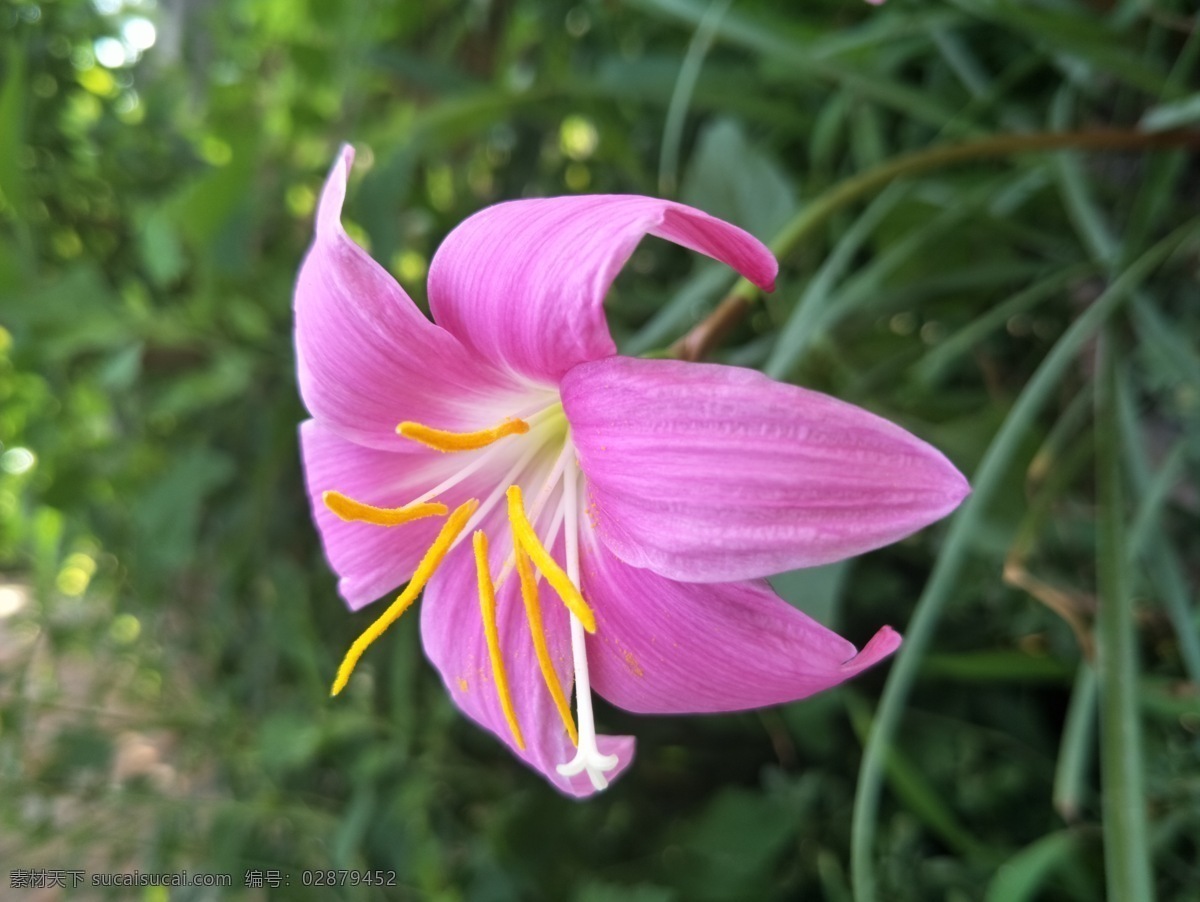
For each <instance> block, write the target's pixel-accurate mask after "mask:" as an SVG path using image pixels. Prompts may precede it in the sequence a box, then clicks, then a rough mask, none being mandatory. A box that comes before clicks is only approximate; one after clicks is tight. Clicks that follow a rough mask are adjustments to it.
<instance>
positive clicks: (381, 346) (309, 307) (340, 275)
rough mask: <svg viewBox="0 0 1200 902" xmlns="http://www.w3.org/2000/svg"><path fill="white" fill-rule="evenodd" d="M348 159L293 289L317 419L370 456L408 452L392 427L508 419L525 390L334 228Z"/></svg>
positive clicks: (304, 383)
mask: <svg viewBox="0 0 1200 902" xmlns="http://www.w3.org/2000/svg"><path fill="white" fill-rule="evenodd" d="M353 160H354V151H353V150H352V149H351V148H350V147H344V148H343V149H342V153H341V156H340V158H339V159H338V161H337V162H336V163H335V164H334V166H333V170H332V171H331V172H330V174H329V179H328V181H327V182H326V183H325V188H324V191H323V192H322V194H321V201H320V205H319V206H318V208H317V234H316V238H315V239H314V241H313V245H312V248H311V249H310V250H309V252H308V256H307V257H305V259H304V264H303V266H302V267H301V269H300V276H299V278H298V280H297V282H296V297H295V306H296V356H297V361H298V366H297V368H298V372H299V381H300V393H301V395H302V396H303V398H304V403H305V405H306V406H307V407H308V409H309V411H310V412H311V413H312V415H313V416H314V417H316V418H317V419H319V420H322V421H323V422H325V423H326V424H328V425H329V426H330V427H331V428H332V429H334V430H336V431H337V432H338V433H340V434H341V435H343V436H345V437H346V438H348V439H351V440H352V441H356V442H358V443H359V444H364V445H369V446H371V447H374V448H395V449H398V450H404V451H407V450H411V447H412V445H411V443H410V442H408V441H407V440H406V439H403V438H401V437H400V436H398V435H396V432H395V429H396V425H397V424H398V423H400V422H401V421H402V420H413V421H416V422H420V423H425V424H426V425H430V426H433V427H435V428H441V429H454V430H461V431H470V430H474V429H479V428H484V427H486V426H489V425H493V424H494V423H496V422H498V421H499V420H501V419H503V418H504V417H505V416H506V415H509V414H511V413H514V412H515V411H514V409H513V408H514V407H516V406H518V403H517V402H516V401H515V400H513V399H512V398H511V397H510V396H513V395H519V394H520V392H521V391H522V388H523V387H522V386H521V385H520V383H518V382H517V381H515V380H513V379H512V378H511V376H507V375H502V374H500V373H499V372H498V371H497V370H496V369H495V368H493V367H491V366H489V365H487V364H486V363H485V362H484V361H481V360H480V359H479V358H478V356H477V355H474V354H472V353H470V352H469V351H468V350H467V349H466V348H464V347H463V346H462V345H461V344H460V343H459V342H458V340H457V339H455V338H454V337H453V336H452V335H450V334H449V333H448V332H446V331H445V330H444V329H441V328H439V327H437V326H435V325H434V324H433V323H431V322H430V321H429V320H428V319H426V318H425V316H424V314H422V313H421V311H420V310H418V309H417V307H416V305H415V304H413V302H412V300H411V299H410V298H409V297H408V295H407V294H405V293H404V289H402V288H401V287H400V286H399V285H397V284H396V282H395V280H394V279H392V277H391V276H390V275H388V274H387V272H386V271H385V270H384V269H383V267H381V266H380V265H379V264H378V263H376V262H375V261H374V260H372V259H371V258H370V257H369V256H368V255H367V253H366V252H365V251H364V250H363V249H362V248H361V247H359V246H358V245H357V244H355V243H354V242H353V241H351V240H350V238H349V236H347V234H346V232H345V230H344V229H343V228H342V224H341V221H340V217H341V212H342V202H343V201H344V200H345V196H346V178H347V175H348V173H349V171H350V166H351V163H352V162H353Z"/></svg>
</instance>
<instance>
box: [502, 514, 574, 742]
mask: <svg viewBox="0 0 1200 902" xmlns="http://www.w3.org/2000/svg"><path fill="white" fill-rule="evenodd" d="M513 547H514V550H515V551H516V555H517V573H518V574H519V575H520V578H521V597H522V598H523V599H524V600H525V617H526V619H527V620H528V621H529V633H530V635H531V636H533V650H534V652H535V653H536V654H537V659H538V665H539V666H540V667H541V668H542V679H543V680H545V682H546V688H547V689H549V690H550V697H551V698H552V699H554V707H556V708H557V709H558V716H559V717H560V718H562V722H563V726H564V727H566V728H567V735H568V736H570V737H571V742H572V744H574V745H579V732H578V731H577V730H576V729H575V719H574V718H573V717H571V706H570V705H569V704H568V703H567V699H566V696H565V695H563V690H562V684H560V683H559V681H558V674H557V673H556V672H555V670H554V663H553V662H552V661H551V660H550V650H549V649H548V648H547V647H546V628H545V627H544V626H542V608H541V605H540V604H539V603H538V587H537V582H536V581H535V580H534V578H533V565H532V564H530V562H529V555H528V554H526V553H525V549H524V548H522V547H521V543H520V542H517V541H516V540H515V538H514V540H513Z"/></svg>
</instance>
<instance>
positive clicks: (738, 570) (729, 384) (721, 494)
mask: <svg viewBox="0 0 1200 902" xmlns="http://www.w3.org/2000/svg"><path fill="white" fill-rule="evenodd" d="M562 398H563V406H564V409H565V410H566V413H567V418H568V420H569V421H570V423H571V428H572V435H573V440H574V442H575V446H576V448H577V449H578V452H579V459H580V463H581V465H582V468H583V471H584V474H585V475H586V477H587V483H588V491H589V496H590V497H589V501H590V510H591V514H592V516H593V517H594V519H595V522H596V524H597V527H598V529H599V533H600V537H601V539H602V540H603V541H604V543H605V544H606V545H607V546H608V548H609V549H610V550H611V551H613V552H614V553H615V554H616V555H617V556H618V557H620V558H621V559H622V560H624V561H625V562H626V563H628V564H632V565H633V566H635V567H646V568H649V569H651V570H654V571H655V572H657V573H660V574H662V575H663V576H667V577H670V578H671V579H678V580H683V581H686V582H726V581H732V580H740V579H748V578H752V577H758V576H765V575H767V574H770V573H779V572H782V571H784V570H792V569H795V568H797V567H809V566H813V565H816V564H825V563H829V562H830V561H836V560H839V559H841V558H845V557H849V556H851V555H856V554H861V553H863V552H865V551H870V550H871V549H873V548H878V547H880V546H882V545H887V544H888V543H890V542H895V541H896V540H898V539H901V538H903V537H904V536H907V535H909V534H910V533H912V532H915V531H916V530H918V529H921V528H922V527H923V526H926V525H928V524H929V523H932V522H933V521H934V520H937V519H938V518H940V517H943V516H945V515H946V514H948V513H949V512H950V511H952V510H954V508H955V507H957V506H958V504H959V502H960V501H961V500H962V499H963V498H964V497H965V496H966V495H967V493H968V492H969V490H970V489H969V486H968V485H967V481H966V480H965V479H964V478H963V477H962V475H961V474H960V473H959V472H958V471H957V470H956V469H955V468H954V466H953V465H952V464H951V463H950V462H949V461H948V460H946V458H945V457H944V456H942V454H941V453H940V452H938V451H937V450H935V449H934V448H932V447H930V446H929V445H927V444H925V443H924V442H922V441H921V440H920V439H918V438H915V437H914V436H912V435H910V434H909V433H908V432H905V431H904V430H903V429H901V428H900V427H899V426H896V425H894V424H893V423H889V422H887V421H886V420H883V419H881V418H880V417H877V416H875V415H874V414H871V413H868V412H867V411H865V410H862V409H860V408H857V407H854V406H852V405H850V404H846V403H843V402H841V401H838V400H835V399H834V398H830V397H828V396H826V395H822V394H818V393H817V392H812V391H808V390H806V389H802V388H797V387H796V386H793V385H784V384H782V383H778V382H774V381H772V380H770V379H768V378H767V377H765V376H763V375H762V374H761V373H757V372H754V371H752V370H745V369H740V368H736V367H724V366H713V365H705V364H694V363H682V362H680V361H674V360H633V359H630V358H622V357H613V358H610V359H608V360H600V361H595V362H591V363H585V364H581V365H580V366H577V367H575V368H574V369H572V370H571V371H570V372H569V373H568V374H567V375H566V377H565V378H564V379H563V382H562Z"/></svg>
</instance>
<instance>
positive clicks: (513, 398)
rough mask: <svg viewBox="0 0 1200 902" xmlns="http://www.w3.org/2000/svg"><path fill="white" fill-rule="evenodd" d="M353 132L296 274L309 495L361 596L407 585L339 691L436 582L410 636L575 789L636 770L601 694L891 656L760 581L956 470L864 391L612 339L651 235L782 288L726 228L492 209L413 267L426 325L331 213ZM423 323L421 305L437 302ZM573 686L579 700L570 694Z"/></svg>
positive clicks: (649, 704)
mask: <svg viewBox="0 0 1200 902" xmlns="http://www.w3.org/2000/svg"><path fill="white" fill-rule="evenodd" d="M353 159H354V152H353V150H351V149H350V148H345V149H343V151H342V153H341V158H340V159H339V160H338V162H337V164H336V165H335V166H334V167H333V171H332V173H331V174H330V176H329V180H328V182H327V183H326V185H325V188H324V192H323V194H322V196H321V201H320V207H319V209H318V211H317V228H316V238H315V240H314V242H313V246H312V249H311V250H310V251H309V254H308V256H307V258H306V259H305V261H304V265H303V267H302V268H301V270H300V276H299V280H298V283H297V286H296V350H297V356H298V359H299V379H300V390H301V393H302V395H303V397H304V402H305V404H306V405H307V407H308V409H309V411H310V412H311V413H312V419H310V420H308V421H307V422H305V423H304V424H303V425H302V426H301V428H300V436H301V442H302V447H303V455H304V466H305V472H306V479H307V482H308V490H309V494H310V496H311V499H312V505H313V511H314V516H315V518H316V522H317V526H318V528H319V530H320V532H321V537H322V539H323V541H324V545H325V552H326V555H327V556H328V558H329V561H330V563H331V564H332V566H333V569H334V570H335V571H336V572H337V574H338V576H339V577H340V581H339V584H338V585H339V589H340V592H341V594H342V596H343V597H344V598H345V599H346V601H347V602H348V603H349V605H350V607H351V608H354V609H357V608H360V607H362V606H363V605H365V604H367V603H369V602H371V601H373V600H374V599H376V598H378V597H379V596H380V595H382V594H383V593H385V592H388V591H389V590H392V589H394V588H396V587H397V586H399V585H401V584H403V583H405V582H408V586H407V588H406V589H405V590H404V592H402V593H401V595H400V596H399V598H397V600H396V601H395V602H394V603H393V604H392V606H391V607H390V608H389V609H388V611H387V612H386V613H385V614H384V615H383V616H382V617H380V619H379V620H378V621H376V623H375V625H374V626H372V627H371V628H370V629H368V630H367V632H366V633H364V634H363V636H362V637H361V638H360V639H359V640H358V641H357V642H356V643H355V645H354V646H353V647H352V649H351V650H350V653H349V654H348V655H347V657H346V660H345V661H344V662H343V665H342V668H341V669H340V671H339V673H338V678H337V681H336V683H335V685H334V694H336V693H337V692H338V691H340V690H341V688H342V686H343V685H344V684H345V682H346V680H347V679H348V677H349V675H350V671H351V670H352V669H353V667H354V664H355V662H356V661H357V660H358V657H359V655H361V653H362V651H363V650H364V649H365V648H366V646H367V645H369V644H370V642H372V641H373V640H374V639H375V638H377V636H378V635H379V634H380V633H382V631H383V630H384V629H386V628H387V626H388V625H390V624H391V623H392V622H393V621H394V620H395V619H396V617H398V616H399V615H400V613H402V612H403V611H404V610H405V609H406V608H407V607H408V606H409V605H410V604H412V603H413V601H414V600H415V599H416V597H417V595H418V594H419V593H420V591H421V590H422V588H424V592H425V599H424V602H423V604H422V608H421V636H422V641H423V643H424V647H425V652H426V654H427V655H428V656H429V659H430V661H432V663H433V665H434V666H435V667H436V668H437V669H438V671H439V672H440V673H441V675H442V679H443V681H444V682H445V684H446V688H447V690H448V691H449V692H450V696H451V698H453V700H454V702H455V704H456V705H458V707H459V708H461V709H462V710H463V711H464V712H465V713H466V714H467V715H468V716H469V717H471V718H472V719H473V720H475V721H476V722H477V723H479V724H480V725H481V726H483V727H485V728H486V729H488V730H491V731H492V732H493V733H495V734H496V735H497V736H498V737H499V738H500V739H501V741H503V742H504V743H506V744H507V745H508V746H509V747H510V748H511V749H512V750H513V752H514V753H515V754H516V755H517V756H519V757H520V758H521V759H522V760H523V761H525V762H526V763H527V764H529V765H530V766H531V767H533V768H534V769H536V770H538V771H539V772H541V773H542V774H543V775H544V776H545V777H546V778H547V779H548V780H549V781H550V782H551V783H553V784H554V785H555V786H556V787H557V788H558V789H559V790H561V791H562V792H564V793H568V794H572V795H576V796H584V795H589V794H591V793H592V792H593V791H595V790H600V789H603V788H605V786H607V785H608V782H609V781H610V780H612V779H613V778H614V777H615V776H616V775H617V774H619V773H620V772H621V771H622V770H623V769H624V768H625V767H627V766H628V765H629V762H630V760H631V759H632V757H633V746H634V741H633V738H632V737H628V736H598V735H597V734H596V731H595V727H594V723H593V717H592V702H591V693H592V692H593V691H595V692H597V693H599V694H600V695H602V696H603V697H604V698H606V699H608V700H609V701H610V702H612V703H613V704H616V705H619V706H620V707H622V708H625V709H627V710H630V711H635V712H647V713H649V712H659V713H684V712H711V711H735V710H740V709H745V708H756V707H759V706H763V705H774V704H779V703H782V702H788V701H792V700H794V699H798V698H803V697H805V696H807V695H811V694H812V693H814V692H819V691H821V690H822V689H826V688H828V687H830V686H833V685H836V684H837V683H840V682H841V681H842V680H844V679H846V678H847V677H850V676H852V675H854V674H856V673H858V672H859V671H861V670H863V669H864V668H866V667H869V666H870V665H872V664H874V663H875V662H877V661H879V660H880V659H881V658H883V657H885V656H886V655H888V654H890V653H891V652H892V651H894V650H895V649H896V648H897V646H898V645H899V644H900V637H899V635H897V633H895V632H894V631H893V630H892V629H890V628H889V627H883V628H882V629H881V630H879V632H878V633H876V634H875V636H874V637H873V638H872V639H871V640H870V641H869V642H868V643H867V645H866V646H865V647H864V648H863V650H862V651H860V652H857V653H856V651H855V648H854V646H853V645H851V644H850V643H849V642H847V641H846V640H845V639H842V638H841V637H840V636H838V635H837V634H835V633H833V632H831V631H829V630H827V629H825V628H824V627H822V626H821V625H819V624H817V623H815V622H814V621H812V620H811V619H809V618H808V617H806V616H805V615H804V614H802V613H800V612H799V611H797V610H796V609H795V608H793V607H792V606H790V605H789V604H787V603H786V602H784V601H782V600H781V599H779V598H778V597H777V596H776V595H775V594H774V593H773V592H772V591H771V589H770V588H769V587H768V585H767V583H766V582H765V581H764V580H763V579H762V577H764V576H766V575H767V574H770V573H777V572H780V571H784V570H789V569H793V568H796V567H807V566H812V565H816V564H824V563H827V562H829V561H835V560H839V559H841V558H845V557H847V556H849V555H854V554H859V553H861V552H864V551H868V550H870V549H873V548H878V547H879V546H881V545H886V544H888V543H890V542H894V541H896V540H897V539H900V538H902V537H903V536H906V535H908V534H910V533H912V532H913V531H915V530H917V529H920V528H922V527H923V526H925V525H927V524H928V523H930V522H932V521H934V520H936V519H938V518H939V517H942V516H944V515H945V514H947V513H948V512H949V511H951V510H953V509H954V508H955V507H956V506H957V505H958V503H959V502H960V501H961V500H962V498H963V497H964V496H965V495H966V493H967V492H968V486H967V483H966V481H965V480H964V479H963V477H962V476H961V475H960V474H959V473H958V471H957V470H955V468H954V467H953V466H952V465H951V464H950V463H949V462H948V461H947V460H946V459H945V458H944V457H943V456H942V455H941V454H940V453H938V452H937V451H936V450H934V449H933V448H931V447H930V446H928V445H926V444H925V443H924V442H922V441H920V440H919V439H917V438H914V437H913V436H912V435H910V434H909V433H907V432H905V431H904V430H903V429H900V428H899V427H897V426H895V425H893V424H891V423H889V422H887V421H885V420H882V419H880V418H879V417H876V416H874V415H872V414H870V413H867V412H866V411H864V410H860V409H858V408H856V407H853V406H851V405H848V404H844V403H842V402H840V401H837V400H834V399H833V398H829V397H826V396H824V395H821V394H817V393H815V392H811V391H807V390H805V389H802V388H797V387H795V386H792V385H784V384H780V383H777V382H773V381H771V380H769V379H767V378H766V377H765V376H763V375H761V374H760V373H757V372H753V371H750V370H745V369H739V368H736V367H727V366H713V365H706V364H694V363H682V362H678V361H672V360H640V359H632V358H628V357H620V356H617V355H616V346H615V345H614V343H613V339H612V337H611V335H610V334H609V332H608V327H607V325H606V322H605V318H604V311H603V306H602V305H603V301H604V296H605V293H606V292H607V290H608V287H609V284H610V283H611V282H612V280H613V278H614V277H615V275H616V273H617V271H618V270H619V269H620V268H621V266H622V264H623V263H624V262H625V261H626V260H627V259H628V257H629V255H630V254H631V253H632V252H633V249H634V248H635V247H636V245H637V244H638V242H639V241H640V240H641V239H642V237H643V236H644V235H646V234H652V235H657V236H658V237H660V238H666V239H667V240H669V241H674V242H675V243H677V244H681V245H683V246H684V247H687V248H690V249H691V250H694V251H698V252H700V253H703V254H707V255H709V256H711V257H715V258H716V259H718V260H721V261H724V262H725V263H727V264H729V265H730V266H732V267H734V268H735V269H737V270H738V271H739V272H741V273H743V274H744V275H745V276H746V277H747V278H749V279H751V280H752V281H753V282H754V283H755V284H757V285H759V286H761V287H763V288H764V289H767V290H770V289H771V288H772V287H773V283H774V278H775V274H776V270H777V264H776V262H775V260H774V258H773V257H772V256H771V254H770V252H769V251H768V250H767V249H766V248H765V247H764V246H763V245H762V244H761V243H759V242H758V241H757V240H755V239H754V238H752V237H751V236H750V235H748V234H747V233H745V232H743V231H742V230H740V229H738V228H735V227H734V226H731V225H729V224H727V223H725V222H722V221H720V220H717V219H714V218H712V217H711V216H708V215H706V214H704V213H701V212H699V211H698V210H694V209H691V208H689V207H685V206H683V205H681V204H677V203H671V202H669V201H661V200H654V199H651V198H644V197H632V196H597V197H561V198H549V199H543V200H522V201H513V202H511V203H504V204H499V205H497V206H494V207H490V208H488V209H486V210H483V211H482V212H480V213H477V214H476V215H474V216H472V217H471V218H470V219H468V220H466V221H465V222H464V223H462V224H461V225H460V226H459V227H458V228H457V229H455V230H454V231H453V232H452V233H451V234H450V235H449V237H447V238H446V241H445V243H444V244H443V245H442V247H441V249H440V250H439V251H438V253H437V255H436V256H435V258H434V260H433V264H432V266H431V269H430V273H429V286H428V287H429V300H430V307H431V309H432V313H433V319H434V321H435V322H430V321H429V320H428V319H426V317H425V316H424V315H423V314H422V313H421V312H420V311H419V310H418V309H417V307H416V306H415V305H414V304H413V302H412V301H411V300H410V299H409V298H408V296H407V295H406V294H405V293H404V291H403V289H402V288H400V286H399V285H397V284H396V283H395V281H393V280H392V279H391V277H390V276H388V274H387V273H386V272H385V271H384V269H383V268H382V267H380V266H379V265H378V264H376V263H375V262H374V261H373V260H372V259H371V258H370V257H369V256H368V255H367V254H366V253H365V252H364V251H363V250H362V249H361V248H360V247H359V246H358V245H356V244H355V243H354V242H352V241H351V240H350V239H349V237H348V236H347V235H346V233H345V231H344V230H343V229H342V226H341V222H340V215H341V208H342V202H343V200H344V198H345V193H346V180H347V175H348V173H349V171H350V166H351V163H352V161H353ZM435 323H436V324H435ZM572 688H573V689H574V697H575V704H574V708H573V709H572V706H571V704H570V700H571V696H572Z"/></svg>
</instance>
